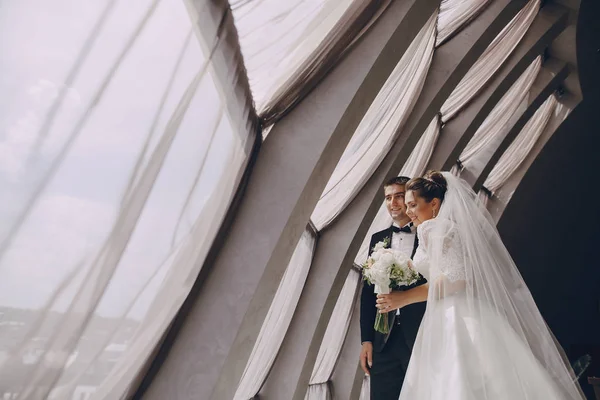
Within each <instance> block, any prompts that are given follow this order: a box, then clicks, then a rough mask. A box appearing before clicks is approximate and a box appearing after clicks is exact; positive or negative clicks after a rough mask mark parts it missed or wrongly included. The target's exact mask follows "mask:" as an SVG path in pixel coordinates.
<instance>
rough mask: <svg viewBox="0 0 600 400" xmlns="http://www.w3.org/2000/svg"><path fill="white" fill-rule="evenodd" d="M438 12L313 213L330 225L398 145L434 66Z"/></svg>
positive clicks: (369, 116)
mask: <svg viewBox="0 0 600 400" xmlns="http://www.w3.org/2000/svg"><path fill="white" fill-rule="evenodd" d="M436 16H437V12H436V13H435V14H434V15H432V17H431V18H430V19H429V21H428V22H427V24H426V25H425V26H424V27H423V29H421V31H420V32H419V34H418V35H417V36H416V38H415V39H414V40H413V42H412V44H411V45H410V46H409V48H408V49H407V51H406V53H405V54H404V56H403V57H402V59H401V60H400V62H399V63H398V65H397V66H396V68H395V69H394V71H393V72H392V74H391V75H390V77H389V78H388V80H387V81H386V83H385V84H384V86H383V88H382V89H381V91H380V92H379V94H378V95H377V97H376V98H375V100H374V101H373V104H372V105H371V107H370V108H369V110H368V111H367V113H366V115H365V117H364V118H363V120H362V121H361V123H360V125H359V127H358V128H357V131H356V132H355V134H354V136H353V137H352V139H351V140H350V143H349V144H348V147H347V148H346V151H345V152H344V154H343V155H342V158H341V159H340V162H339V163H338V165H337V167H336V169H335V171H334V173H333V175H332V177H331V178H330V180H329V182H328V184H327V186H326V188H325V190H324V192H323V194H322V195H321V199H320V200H319V202H318V204H317V206H316V209H315V211H314V212H313V215H312V218H311V219H312V221H313V223H314V224H315V226H316V227H317V229H318V230H321V229H323V228H324V227H325V226H327V225H328V224H329V223H331V222H332V221H333V220H334V219H335V217H336V216H337V215H338V214H339V213H340V212H341V211H342V210H343V209H344V208H345V206H346V205H347V204H348V203H349V202H350V201H351V200H352V199H353V198H354V196H355V195H356V193H357V192H358V191H359V190H360V188H361V187H362V186H363V185H364V183H365V182H366V181H367V180H368V179H369V177H370V176H371V174H372V173H373V171H375V169H376V168H377V166H378V165H379V163H380V162H381V160H382V159H383V158H384V157H385V155H386V154H387V151H388V150H389V148H390V145H391V144H392V143H393V142H394V140H395V138H396V134H397V132H398V131H399V130H400V129H401V127H402V125H403V123H404V122H405V121H406V118H407V117H408V115H410V112H411V111H412V108H413V106H414V104H415V102H416V99H417V97H418V95H419V93H420V92H421V89H422V88H423V84H424V83H425V78H426V76H427V72H428V70H429V65H430V64H431V59H432V56H433V50H434V47H433V45H434V42H435V23H436Z"/></svg>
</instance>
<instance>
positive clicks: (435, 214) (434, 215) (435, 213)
mask: <svg viewBox="0 0 600 400" xmlns="http://www.w3.org/2000/svg"><path fill="white" fill-rule="evenodd" d="M436 216H437V211H436V210H435V208H434V209H433V218H435V217H436Z"/></svg>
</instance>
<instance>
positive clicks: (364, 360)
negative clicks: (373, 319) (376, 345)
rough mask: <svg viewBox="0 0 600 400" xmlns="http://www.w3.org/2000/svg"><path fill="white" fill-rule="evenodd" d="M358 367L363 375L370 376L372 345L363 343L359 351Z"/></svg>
mask: <svg viewBox="0 0 600 400" xmlns="http://www.w3.org/2000/svg"><path fill="white" fill-rule="evenodd" d="M360 366H361V367H362V369H363V371H365V374H367V375H369V376H371V372H370V369H371V367H372V366H373V343H371V342H364V343H363V344H362V349H361V351H360Z"/></svg>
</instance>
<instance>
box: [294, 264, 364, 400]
mask: <svg viewBox="0 0 600 400" xmlns="http://www.w3.org/2000/svg"><path fill="white" fill-rule="evenodd" d="M360 282H361V274H360V272H358V271H357V270H356V269H354V268H352V269H351V270H350V272H349V273H348V277H347V278H346V282H344V287H343V288H342V291H341V292H340V295H339V297H338V299H337V302H336V303H335V307H334V309H333V313H332V314H331V319H330V320H329V323H328V325H327V330H326V331H325V335H324V336H323V342H322V343H321V347H320V348H319V353H318V354H317V360H316V361H315V366H314V368H313V371H312V376H311V378H310V381H309V387H308V390H307V392H306V397H305V399H307V400H325V399H327V398H329V397H330V396H331V394H330V393H329V385H328V383H327V382H328V381H329V378H331V375H332V374H333V370H334V368H335V365H336V362H337V360H338V357H339V355H340V352H341V351H342V346H343V345H344V339H345V338H346V334H347V333H348V327H349V326H350V320H351V319H352V311H353V309H354V304H355V303H356V298H357V295H358V288H359V287H360V286H359V283H360ZM328 396H329V397H328Z"/></svg>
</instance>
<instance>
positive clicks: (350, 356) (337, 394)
mask: <svg viewBox="0 0 600 400" xmlns="http://www.w3.org/2000/svg"><path fill="white" fill-rule="evenodd" d="M359 288H362V281H360V282H359ZM357 343H360V291H359V294H358V295H357V296H356V299H354V309H353V311H352V319H351V320H350V327H349V328H348V333H347V335H346V337H345V338H344V345H343V347H342V351H341V353H340V357H339V359H338V362H337V364H336V366H335V369H334V371H333V376H332V377H331V384H332V387H333V393H334V398H336V399H350V398H351V397H350V393H351V391H352V385H353V384H354V377H355V376H356V371H357V368H359V369H360V366H359V363H358V356H359V353H360V346H357ZM361 371H362V369H361ZM362 375H363V376H364V372H363V373H362Z"/></svg>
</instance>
